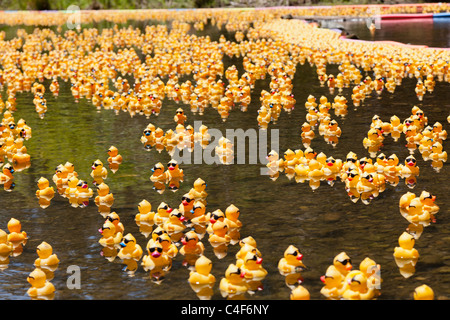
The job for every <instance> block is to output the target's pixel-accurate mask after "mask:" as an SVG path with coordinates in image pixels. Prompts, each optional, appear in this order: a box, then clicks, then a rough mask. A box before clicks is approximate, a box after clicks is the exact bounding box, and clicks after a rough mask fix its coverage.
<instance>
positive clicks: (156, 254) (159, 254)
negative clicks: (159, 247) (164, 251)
mask: <svg viewBox="0 0 450 320" xmlns="http://www.w3.org/2000/svg"><path fill="white" fill-rule="evenodd" d="M160 256H161V253H159V252H157V251H155V252H153V253H152V257H153V258H159V257H160Z"/></svg>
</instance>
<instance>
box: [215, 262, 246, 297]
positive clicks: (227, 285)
mask: <svg viewBox="0 0 450 320" xmlns="http://www.w3.org/2000/svg"><path fill="white" fill-rule="evenodd" d="M219 289H220V293H221V295H222V297H223V298H226V297H228V298H233V297H236V296H242V295H243V294H245V293H246V292H247V290H248V286H247V284H246V282H245V281H244V274H243V273H242V271H241V269H240V268H239V267H238V266H236V265H235V264H233V263H231V264H229V265H228V267H227V269H226V270H225V277H224V278H222V279H221V280H220V283H219Z"/></svg>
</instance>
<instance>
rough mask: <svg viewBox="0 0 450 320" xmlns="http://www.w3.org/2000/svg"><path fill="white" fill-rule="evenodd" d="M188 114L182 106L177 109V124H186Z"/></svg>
mask: <svg viewBox="0 0 450 320" xmlns="http://www.w3.org/2000/svg"><path fill="white" fill-rule="evenodd" d="M186 119H187V117H186V115H185V114H184V110H183V109H182V108H178V109H177V111H176V114H175V116H174V118H173V121H175V122H176V123H177V124H182V125H184V123H185V122H186Z"/></svg>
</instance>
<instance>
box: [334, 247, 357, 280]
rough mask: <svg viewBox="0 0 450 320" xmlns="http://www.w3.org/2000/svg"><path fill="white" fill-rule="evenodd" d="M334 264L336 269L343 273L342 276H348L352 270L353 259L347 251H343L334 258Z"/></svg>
mask: <svg viewBox="0 0 450 320" xmlns="http://www.w3.org/2000/svg"><path fill="white" fill-rule="evenodd" d="M333 265H334V266H335V267H336V269H337V270H338V271H339V272H340V273H341V274H342V276H344V277H345V276H346V275H347V274H348V273H349V271H350V270H352V268H353V266H352V260H351V259H350V257H349V256H348V255H347V254H346V253H345V252H341V253H339V254H338V255H337V256H336V257H334V259H333Z"/></svg>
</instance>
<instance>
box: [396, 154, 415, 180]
mask: <svg viewBox="0 0 450 320" xmlns="http://www.w3.org/2000/svg"><path fill="white" fill-rule="evenodd" d="M419 172H420V169H419V167H417V160H416V158H414V156H412V155H410V156H408V157H406V159H405V164H404V165H401V166H400V173H401V174H402V175H403V176H410V175H414V176H418V175H419Z"/></svg>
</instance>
